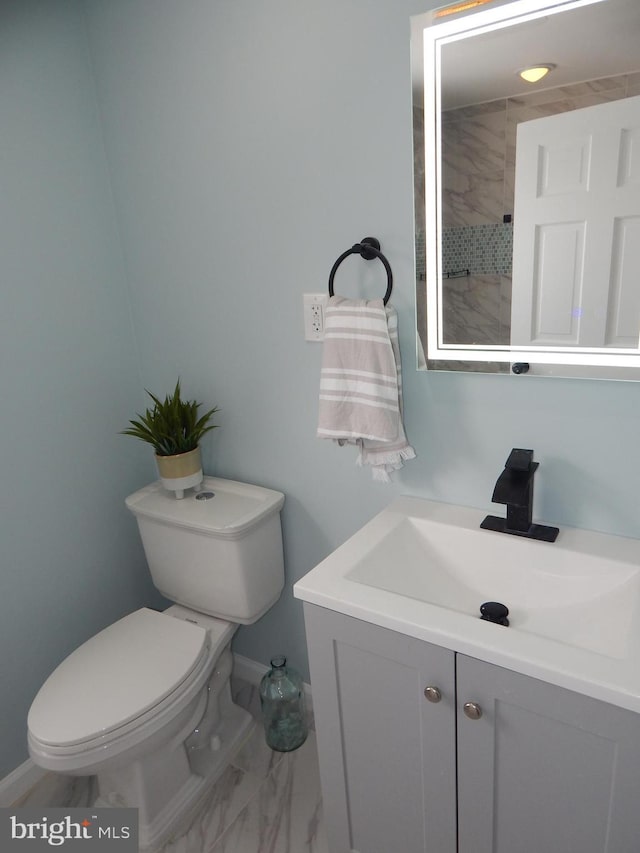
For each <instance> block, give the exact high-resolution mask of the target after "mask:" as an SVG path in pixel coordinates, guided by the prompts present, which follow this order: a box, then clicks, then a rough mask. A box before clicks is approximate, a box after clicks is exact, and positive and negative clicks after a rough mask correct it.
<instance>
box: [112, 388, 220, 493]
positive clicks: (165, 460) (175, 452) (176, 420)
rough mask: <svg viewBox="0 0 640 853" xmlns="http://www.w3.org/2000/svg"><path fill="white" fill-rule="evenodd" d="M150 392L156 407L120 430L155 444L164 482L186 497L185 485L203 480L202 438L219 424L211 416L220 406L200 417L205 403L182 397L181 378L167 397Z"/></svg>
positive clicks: (194, 484) (188, 485) (188, 487)
mask: <svg viewBox="0 0 640 853" xmlns="http://www.w3.org/2000/svg"><path fill="white" fill-rule="evenodd" d="M147 394H148V395H149V396H150V397H151V399H152V400H153V403H154V405H153V408H152V409H147V410H146V412H145V413H144V415H141V414H139V413H138V418H139V420H131V421H129V423H130V424H131V426H130V427H128V429H124V430H122V433H121V434H122V435H132V436H133V437H134V438H139V439H140V440H141V441H145V442H147V444H150V445H151V446H152V447H153V449H154V450H155V453H156V462H157V464H158V472H159V474H160V479H161V480H162V485H163V486H164V487H165V488H166V489H169V490H170V491H173V492H175V496H176V498H183V497H184V490H185V489H190V488H191V487H193V486H197V485H198V483H201V482H202V476H203V475H202V461H201V456H200V439H201V438H202V436H203V435H205V434H206V433H208V432H209V431H210V430H212V429H215V428H216V426H217V424H213V423H211V419H212V417H213V415H214V414H215V413H216V412H217V411H218V408H217V407H215V408H213V409H210V410H209V411H208V412H205V414H203V415H201V416H200V417H198V409H199V408H200V406H201V405H202V404H201V403H197V402H196V401H195V400H183V399H182V398H181V396H180V380H179V379H178V381H177V382H176V388H175V391H174V392H173V394H168V395H167V396H166V397H165V399H164V401H162V400H160V399H159V398H158V397H156V396H154V395H153V394H152V393H151V392H150V391H147Z"/></svg>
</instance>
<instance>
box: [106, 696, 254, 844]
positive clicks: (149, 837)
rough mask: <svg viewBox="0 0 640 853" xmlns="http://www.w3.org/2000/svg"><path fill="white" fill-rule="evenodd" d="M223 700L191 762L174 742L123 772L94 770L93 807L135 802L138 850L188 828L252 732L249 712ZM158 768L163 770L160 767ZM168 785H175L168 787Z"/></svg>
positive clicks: (251, 719)
mask: <svg viewBox="0 0 640 853" xmlns="http://www.w3.org/2000/svg"><path fill="white" fill-rule="evenodd" d="M224 705H225V707H224V708H223V709H221V711H222V714H221V718H220V721H219V726H218V727H217V728H216V734H215V736H214V737H213V738H212V739H211V744H210V745H209V746H208V747H207V748H206V749H205V750H202V751H201V752H200V754H199V755H198V757H197V761H193V760H192V762H191V764H190V763H189V760H188V759H187V757H186V756H187V753H186V751H185V749H184V745H183V744H177V745H176V747H175V749H174V751H173V754H172V755H167V754H166V753H165V754H162V755H156V756H150V757H149V758H148V759H146V760H145V761H144V762H135V763H134V764H133V765H130V766H129V767H127V768H126V772H124V773H122V772H117V771H116V772H110V773H105V774H98V787H99V790H100V796H99V797H98V799H97V800H96V802H95V805H96V807H98V808H110V807H121V806H130V807H136V808H138V820H139V823H138V843H139V848H140V850H141V851H149V853H150V852H151V851H153V850H155V849H157V848H159V847H162V846H163V845H164V844H166V843H167V842H168V841H170V840H172V838H175V837H177V836H179V835H182V834H183V833H184V832H185V831H186V830H187V829H188V827H189V825H190V823H191V822H192V821H193V819H194V818H195V816H196V815H197V813H198V810H199V809H200V808H201V807H202V805H203V804H204V801H205V799H206V797H207V795H208V794H209V792H210V791H211V787H212V786H213V784H214V783H215V782H216V781H217V780H218V778H219V777H220V776H221V775H222V773H223V771H224V770H225V768H226V767H227V766H228V765H229V764H230V762H231V760H232V758H233V757H234V755H235V754H236V753H237V752H238V751H239V749H240V748H241V747H242V745H243V744H244V742H245V741H246V740H247V738H248V737H249V735H250V734H251V733H252V731H253V729H254V727H255V721H254V720H253V717H252V716H251V715H250V714H249V713H248V712H247V711H245V710H244V708H240V707H239V706H238V705H236V704H234V703H232V702H228V703H226V702H225V703H224ZM192 758H193V756H192ZM154 759H157V760H154ZM194 767H195V772H194ZM160 768H162V772H158V771H159V770H160ZM167 785H169V786H172V787H173V788H174V790H172V791H169V792H168V791H167ZM159 799H160V800H161V801H162V802H163V805H162V808H160V809H159V810H158V808H157V807H155V803H156V802H157V801H158V800H159Z"/></svg>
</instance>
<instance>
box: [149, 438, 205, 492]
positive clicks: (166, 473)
mask: <svg viewBox="0 0 640 853" xmlns="http://www.w3.org/2000/svg"><path fill="white" fill-rule="evenodd" d="M156 462H157V464H158V473H159V474H160V480H161V481H162V485H163V486H164V488H165V489H168V490H169V491H170V492H175V496H176V498H178V499H180V498H183V497H184V490H185V489H191V488H193V487H194V486H197V485H198V484H199V483H201V482H202V477H203V475H202V460H201V456H200V448H199V447H196V448H195V449H194V450H189V451H188V452H187V453H178V454H176V455H175V456H157V455H156Z"/></svg>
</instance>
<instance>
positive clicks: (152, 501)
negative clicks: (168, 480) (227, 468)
mask: <svg viewBox="0 0 640 853" xmlns="http://www.w3.org/2000/svg"><path fill="white" fill-rule="evenodd" d="M205 495H212V496H211V497H205ZM126 504H127V506H128V507H129V509H130V510H131V512H132V513H133V514H134V515H136V516H138V515H140V516H143V517H146V518H151V519H154V520H156V521H161V522H163V523H165V524H170V525H174V526H176V527H185V528H188V529H190V530H197V531H199V532H201V533H208V534H210V535H212V536H220V537H223V538H227V539H237V538H239V537H240V536H242V535H244V534H245V533H246V532H247V531H248V530H250V529H251V528H252V527H254V526H255V525H256V524H258V523H259V522H260V521H262V520H263V519H264V518H266V517H267V516H269V515H273V514H274V513H276V512H280V510H281V508H282V505H283V504H284V495H283V494H282V492H276V491H273V490H272V489H265V488H263V487H262V486H252V485H249V484H248V483H239V482H237V481H235V480H223V479H221V478H219V477H205V478H204V480H203V481H202V483H201V484H200V486H199V487H198V490H197V491H192V490H188V491H187V492H186V494H185V496H184V498H182V499H181V500H178V499H176V497H175V496H174V494H173V492H169V491H167V490H166V489H165V488H163V486H162V483H161V482H160V481H158V482H155V483H151V485H149V486H145V487H144V488H143V489H140V490H139V491H137V492H135V493H134V494H133V495H130V496H129V497H128V498H127V499H126Z"/></svg>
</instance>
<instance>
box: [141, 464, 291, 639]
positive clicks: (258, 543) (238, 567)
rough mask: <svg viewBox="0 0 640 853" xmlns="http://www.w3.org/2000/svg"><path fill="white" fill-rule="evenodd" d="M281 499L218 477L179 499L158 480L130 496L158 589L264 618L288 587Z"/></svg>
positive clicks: (243, 616) (224, 612)
mask: <svg viewBox="0 0 640 853" xmlns="http://www.w3.org/2000/svg"><path fill="white" fill-rule="evenodd" d="M283 503H284V495H283V494H282V493H281V492H275V491H272V490H271V489H263V488H262V487H260V486H252V485H249V484H247V483H238V482H235V481H234V480H223V479H220V478H217V477H205V478H204V480H203V481H202V483H201V484H200V486H199V487H198V491H197V492H196V491H191V490H190V491H187V492H186V493H185V496H184V498H183V499H182V500H177V499H176V498H175V496H174V494H173V492H168V491H167V490H166V489H164V488H163V487H162V484H161V483H160V482H157V483H152V484H151V485H149V486H145V488H143V489H140V490H139V491H137V492H135V494H133V495H130V496H129V497H128V498H127V499H126V504H127V506H128V508H129V509H130V510H131V512H132V513H133V514H134V515H135V517H136V520H137V522H138V527H139V529H140V536H141V538H142V544H143V546H144V550H145V555H146V558H147V562H148V564H149V569H150V571H151V577H152V579H153V583H154V584H155V586H156V587H157V588H158V589H159V590H160V592H161V593H162V594H163V595H164V596H166V597H167V598H168V599H170V600H171V601H175V602H177V603H178V604H182V605H184V606H185V607H189V608H192V609H193V610H197V611H199V612H200V613H208V614H210V615H211V616H217V617H218V618H220V619H226V620H228V621H229V622H238V623H240V624H250V623H251V622H255V621H256V619H259V618H260V616H262V615H263V613H265V612H266V611H267V610H268V609H269V608H270V607H271V605H272V604H274V603H275V602H276V601H277V599H278V598H279V596H280V593H281V591H282V587H283V586H284V560H283V553H282V529H281V525H280V510H281V508H282V505H283Z"/></svg>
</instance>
